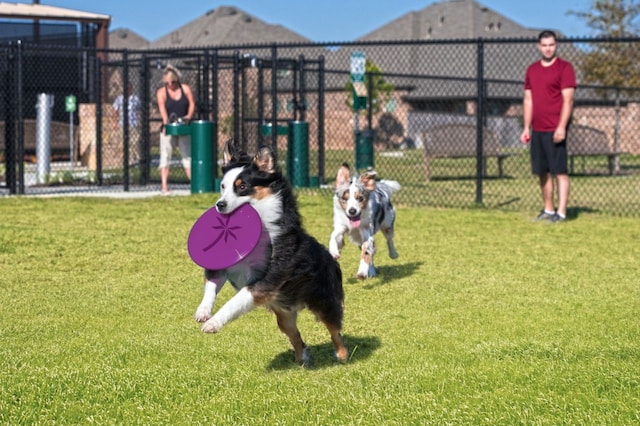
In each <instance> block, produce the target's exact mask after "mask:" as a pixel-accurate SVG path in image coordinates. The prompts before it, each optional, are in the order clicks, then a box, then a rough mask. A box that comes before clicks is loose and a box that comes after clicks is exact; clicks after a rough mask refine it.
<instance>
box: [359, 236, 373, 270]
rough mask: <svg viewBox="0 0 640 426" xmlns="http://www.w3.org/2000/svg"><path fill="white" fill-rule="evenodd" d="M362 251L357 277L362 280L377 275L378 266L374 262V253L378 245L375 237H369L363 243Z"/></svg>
mask: <svg viewBox="0 0 640 426" xmlns="http://www.w3.org/2000/svg"><path fill="white" fill-rule="evenodd" d="M361 250H362V252H361V254H360V266H359V267H358V273H357V274H356V277H358V278H359V279H361V280H364V279H367V278H372V277H375V276H376V268H375V266H374V264H373V255H374V254H375V252H376V246H375V243H374V240H373V237H369V238H368V239H367V240H366V241H365V242H364V243H362V249H361Z"/></svg>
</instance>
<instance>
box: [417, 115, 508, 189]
mask: <svg viewBox="0 0 640 426" xmlns="http://www.w3.org/2000/svg"><path fill="white" fill-rule="evenodd" d="M476 135H477V131H476V126H475V125H472V124H460V123H458V124H441V125H438V126H434V127H431V128H429V129H427V130H425V131H424V132H422V143H423V151H422V152H423V157H424V163H425V174H426V179H427V180H429V179H431V170H430V163H431V160H432V159H434V158H476V155H477V153H476V143H477V142H476ZM483 141H484V144H483V152H482V157H483V165H482V167H483V174H484V176H486V175H487V158H489V157H494V158H496V159H497V161H498V176H499V177H503V172H504V171H503V167H502V163H503V161H504V159H505V158H507V157H511V156H513V155H516V154H515V153H507V152H503V151H502V148H501V146H500V141H499V140H498V137H497V135H496V134H495V133H494V132H492V131H491V130H488V129H486V128H485V129H484V134H483Z"/></svg>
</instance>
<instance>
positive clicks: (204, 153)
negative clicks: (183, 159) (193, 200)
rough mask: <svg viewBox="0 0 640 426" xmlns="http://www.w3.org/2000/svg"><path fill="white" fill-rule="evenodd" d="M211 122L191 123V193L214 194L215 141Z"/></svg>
mask: <svg viewBox="0 0 640 426" xmlns="http://www.w3.org/2000/svg"><path fill="white" fill-rule="evenodd" d="M213 127H214V126H213V122H211V121H207V120H195V121H192V122H191V193H192V194H201V193H204V192H214V186H215V185H214V183H215V176H214V170H215V168H214V167H215V164H216V163H217V161H216V158H215V157H216V153H217V149H215V148H216V146H217V144H216V139H215V137H214V132H213Z"/></svg>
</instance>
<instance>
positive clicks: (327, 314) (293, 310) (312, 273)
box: [196, 144, 348, 364]
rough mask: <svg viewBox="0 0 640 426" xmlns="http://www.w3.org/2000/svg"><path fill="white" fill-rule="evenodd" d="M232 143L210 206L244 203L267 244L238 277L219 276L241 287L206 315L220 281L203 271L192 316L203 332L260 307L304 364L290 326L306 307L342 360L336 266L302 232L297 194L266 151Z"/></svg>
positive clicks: (222, 208)
mask: <svg viewBox="0 0 640 426" xmlns="http://www.w3.org/2000/svg"><path fill="white" fill-rule="evenodd" d="M232 148H233V147H232V146H231V145H230V144H227V148H226V150H225V151H227V152H228V153H229V154H228V155H226V156H225V166H224V170H225V171H226V172H225V174H224V176H223V178H222V182H221V186H220V192H221V195H220V199H219V200H218V201H217V203H216V209H217V210H218V212H219V213H222V214H229V213H231V212H233V211H234V210H236V209H237V208H239V207H240V206H242V205H243V204H245V203H250V204H251V205H252V206H253V207H254V208H255V209H256V211H257V212H258V214H259V216H260V219H261V221H262V225H263V227H264V228H265V229H266V231H267V232H266V234H267V235H268V236H269V240H270V241H269V242H268V243H267V244H266V246H264V245H263V247H262V248H260V250H262V253H261V254H257V255H256V257H257V261H255V262H254V263H252V264H246V265H244V266H242V267H240V268H239V269H243V268H244V270H241V271H240V274H239V275H242V276H243V278H242V279H237V276H238V274H237V273H236V274H235V275H234V276H233V277H232V274H229V273H228V272H227V273H226V275H227V276H228V277H229V279H230V280H236V281H235V285H236V286H238V287H241V288H240V289H239V291H238V292H237V293H236V294H235V295H234V296H233V297H232V298H231V299H230V300H229V301H228V302H227V303H225V304H224V305H223V306H222V307H221V308H220V310H218V311H217V312H216V313H215V314H214V315H213V317H211V318H208V316H209V315H208V313H207V310H209V312H210V309H211V308H210V306H213V300H215V294H216V290H217V287H218V285H219V283H220V280H221V279H222V278H221V277H218V275H217V273H216V272H215V271H207V272H206V277H207V282H206V284H205V295H204V298H203V301H202V303H201V304H200V307H199V308H198V311H197V312H196V319H197V320H198V321H206V322H205V323H204V324H203V325H202V331H204V332H206V333H216V332H219V331H220V330H221V329H222V327H223V326H224V325H225V324H227V323H228V322H230V321H232V320H234V319H236V318H238V317H240V316H241V315H243V314H245V313H247V312H249V311H251V310H253V309H255V308H256V307H258V306H265V307H267V308H269V309H270V310H271V311H273V312H274V313H275V315H276V318H277V322H278V327H279V328H280V330H281V331H282V332H283V333H284V334H285V335H286V336H287V337H288V338H289V341H290V342H291V345H292V346H293V349H294V351H295V360H296V362H298V363H300V364H306V363H308V362H309V359H310V357H309V353H308V350H307V346H306V344H305V343H304V341H303V340H302V337H301V336H300V332H299V331H298V327H297V317H298V312H299V311H301V310H302V309H304V308H305V307H306V308H308V309H309V310H311V312H313V313H314V314H315V316H316V318H317V319H318V320H319V321H321V322H322V323H323V324H324V325H325V326H326V327H327V329H328V330H329V333H330V335H331V340H332V342H333V345H334V348H335V354H336V357H337V359H338V360H339V361H346V360H347V356H348V350H347V348H346V347H345V345H344V343H343V340H342V335H341V332H342V320H343V302H344V292H343V288H342V272H341V270H340V265H338V263H337V262H336V261H335V259H334V258H333V257H332V256H331V254H329V252H328V251H327V249H326V248H325V247H324V246H322V245H321V244H320V243H318V241H316V240H315V239H314V238H313V237H311V236H310V235H309V234H307V233H306V232H305V231H304V229H303V227H302V219H301V217H300V213H299V212H298V207H297V201H296V198H295V196H294V194H293V192H292V190H291V187H290V185H289V183H288V181H287V180H286V178H285V177H284V176H283V175H282V173H281V172H280V170H279V168H278V167H277V165H276V162H275V158H274V154H273V151H272V150H271V149H270V148H266V147H263V148H261V149H260V150H259V152H258V154H257V155H256V156H255V157H254V158H253V159H251V160H249V157H248V156H247V155H246V154H240V155H238V154H237V153H234V152H233V149H232ZM227 157H228V158H227ZM260 244H263V242H259V244H258V245H259V246H260ZM269 245H270V247H268V246H269ZM255 251H256V249H254V252H255ZM252 253H253V252H252ZM265 256H266V260H265ZM232 282H234V281H232ZM223 283H224V281H223ZM243 284H244V286H243Z"/></svg>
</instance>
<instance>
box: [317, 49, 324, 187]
mask: <svg viewBox="0 0 640 426" xmlns="http://www.w3.org/2000/svg"><path fill="white" fill-rule="evenodd" d="M324 77H325V75H324V55H320V58H319V62H318V179H319V182H318V183H319V184H320V185H324V184H325V180H324V161H325V156H324V108H325V105H324V91H325V87H324Z"/></svg>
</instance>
